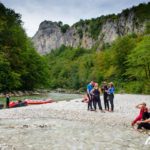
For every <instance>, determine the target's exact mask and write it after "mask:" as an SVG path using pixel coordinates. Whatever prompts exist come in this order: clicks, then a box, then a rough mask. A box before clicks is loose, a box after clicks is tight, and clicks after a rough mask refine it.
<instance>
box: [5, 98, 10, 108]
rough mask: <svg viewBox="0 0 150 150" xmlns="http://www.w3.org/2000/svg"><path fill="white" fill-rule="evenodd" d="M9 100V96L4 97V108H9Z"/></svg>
mask: <svg viewBox="0 0 150 150" xmlns="http://www.w3.org/2000/svg"><path fill="white" fill-rule="evenodd" d="M9 101H10V97H9V96H7V97H6V108H9Z"/></svg>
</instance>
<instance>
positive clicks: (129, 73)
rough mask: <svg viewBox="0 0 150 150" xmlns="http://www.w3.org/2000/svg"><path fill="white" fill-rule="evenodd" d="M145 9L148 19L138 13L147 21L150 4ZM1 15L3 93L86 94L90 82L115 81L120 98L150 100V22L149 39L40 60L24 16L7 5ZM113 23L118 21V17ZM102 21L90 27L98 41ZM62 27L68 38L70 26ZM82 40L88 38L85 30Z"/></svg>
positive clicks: (64, 50)
mask: <svg viewBox="0 0 150 150" xmlns="http://www.w3.org/2000/svg"><path fill="white" fill-rule="evenodd" d="M139 7H141V12H142V13H140V12H139V11H137V9H136V8H133V9H135V11H136V13H137V14H139V15H140V17H141V18H142V15H144V14H145V13H148V12H149V9H148V8H149V4H148V6H147V7H146V9H144V8H145V5H144V4H143V5H139ZM126 13H127V10H126ZM0 14H1V15H0V92H4V91H13V90H22V91H23V90H33V89H36V88H51V89H56V88H65V89H75V90H78V89H81V90H82V89H83V90H85V89H86V85H87V83H88V82H90V80H94V81H96V82H98V83H101V82H102V81H104V80H105V81H108V82H109V81H114V83H115V86H116V89H117V90H118V91H119V92H121V91H123V92H127V93H145V94H150V88H149V87H150V36H149V34H150V23H149V22H147V27H146V30H145V33H143V35H135V34H131V35H127V36H124V37H119V38H118V39H117V40H116V41H115V42H114V43H113V44H112V45H105V46H104V47H103V48H102V49H100V50H99V51H95V49H94V48H93V49H89V50H87V49H84V48H81V47H78V48H72V47H66V46H64V45H62V46H61V47H60V48H59V49H56V50H53V51H52V52H51V53H50V54H47V55H46V56H40V55H39V54H38V53H37V52H36V50H35V48H34V47H33V45H32V43H31V39H30V38H28V37H27V35H26V33H25V31H24V29H23V28H22V21H21V16H20V15H19V14H17V13H15V12H14V11H13V10H11V9H8V8H6V7H5V6H4V5H3V4H2V3H0ZM147 15H148V16H145V17H147V18H148V19H149V14H147ZM111 17H112V19H116V18H115V15H112V16H111ZM101 19H102V17H101ZM101 19H100V18H99V19H93V20H91V21H89V24H90V29H89V32H90V34H91V36H92V37H93V39H94V38H97V33H98V31H97V30H99V29H100V26H99V28H98V27H97V26H98V25H99V23H100V21H101ZM86 21H87V22H88V20H86ZM79 23H81V24H84V21H82V20H81V21H80V22H79ZM60 26H61V27H62V32H63V33H65V32H66V30H67V28H68V26H67V25H63V24H62V23H61V22H60ZM79 34H80V36H81V37H82V33H81V32H80V30H79Z"/></svg>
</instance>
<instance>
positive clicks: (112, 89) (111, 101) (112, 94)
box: [108, 87, 115, 111]
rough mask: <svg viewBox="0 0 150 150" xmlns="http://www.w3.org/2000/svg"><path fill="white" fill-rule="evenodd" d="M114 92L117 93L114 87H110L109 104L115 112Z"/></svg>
mask: <svg viewBox="0 0 150 150" xmlns="http://www.w3.org/2000/svg"><path fill="white" fill-rule="evenodd" d="M114 91H115V88H114V87H110V88H109V89H108V97H109V102H110V105H111V111H114Z"/></svg>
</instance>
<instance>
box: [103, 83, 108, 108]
mask: <svg viewBox="0 0 150 150" xmlns="http://www.w3.org/2000/svg"><path fill="white" fill-rule="evenodd" d="M102 90H103V96H104V106H105V110H109V103H108V93H107V90H108V87H107V85H104V86H103V87H102Z"/></svg>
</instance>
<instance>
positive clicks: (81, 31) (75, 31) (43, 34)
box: [32, 11, 145, 54]
mask: <svg viewBox="0 0 150 150" xmlns="http://www.w3.org/2000/svg"><path fill="white" fill-rule="evenodd" d="M99 25H100V26H101V27H100V28H99V30H98V31H97V32H98V36H97V38H93V37H92V35H91V34H90V32H89V30H90V24H89V23H86V21H85V22H84V24H80V23H76V24H74V25H73V26H71V27H69V28H68V29H67V30H66V31H65V32H62V31H61V27H60V26H59V24H58V23H57V22H51V21H43V22H42V23H41V24H40V26H39V29H38V31H37V33H36V34H35V35H34V37H33V38H32V40H33V43H34V45H35V48H36V49H37V51H38V52H39V53H40V54H46V53H49V52H50V51H51V50H52V49H56V48H59V47H60V46H61V45H66V46H71V47H78V46H80V47H84V48H88V49H90V48H92V47H94V46H96V47H97V49H101V46H102V45H104V44H111V43H112V42H113V41H114V40H115V39H116V38H117V37H120V36H123V35H126V34H130V33H142V32H143V31H144V26H145V22H140V21H138V18H136V16H135V14H134V12H132V11H131V12H130V13H128V14H127V15H126V14H124V13H121V14H119V15H117V18H112V17H107V18H105V19H104V21H103V22H101V24H99Z"/></svg>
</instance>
